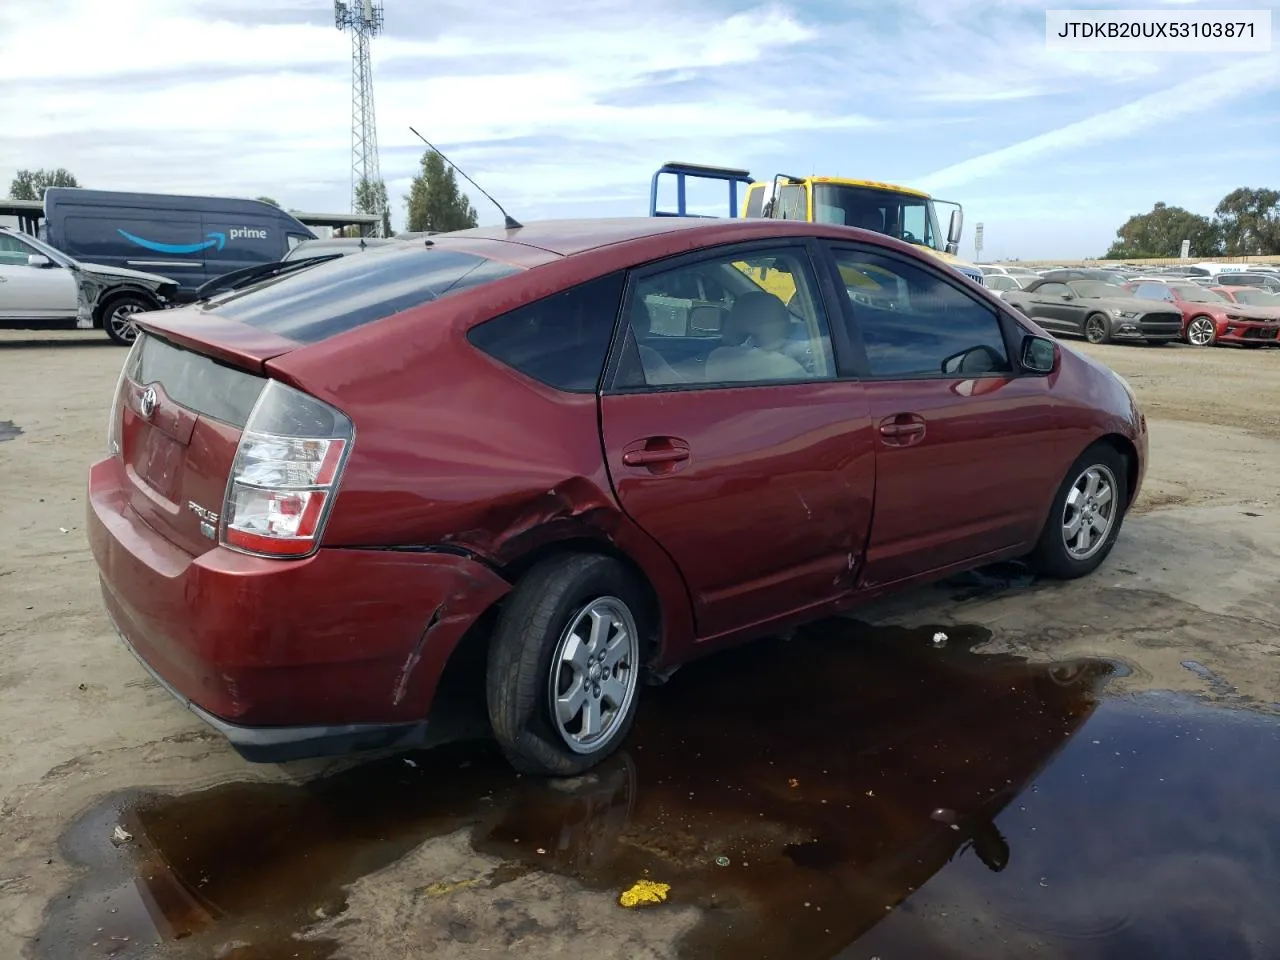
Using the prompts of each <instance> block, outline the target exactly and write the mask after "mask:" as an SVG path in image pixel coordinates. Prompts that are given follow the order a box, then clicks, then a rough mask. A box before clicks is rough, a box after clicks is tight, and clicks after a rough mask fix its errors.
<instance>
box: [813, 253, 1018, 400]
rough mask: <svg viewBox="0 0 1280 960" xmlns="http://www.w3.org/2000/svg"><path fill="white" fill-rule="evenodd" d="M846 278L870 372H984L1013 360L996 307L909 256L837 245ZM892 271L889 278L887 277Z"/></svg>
mask: <svg viewBox="0 0 1280 960" xmlns="http://www.w3.org/2000/svg"><path fill="white" fill-rule="evenodd" d="M833 253H834V255H835V258H836V263H837V265H838V266H839V268H840V273H841V275H842V276H844V277H845V279H846V284H847V283H848V277H849V275H850V274H860V275H862V276H863V277H866V278H867V279H868V280H870V281H872V285H867V284H860V285H857V286H853V285H849V286H848V287H847V289H848V294H849V299H850V301H851V306H852V314H853V324H854V327H853V329H852V330H851V331H850V334H851V336H852V337H860V338H861V340H862V344H863V347H864V348H865V349H866V353H867V364H868V367H869V372H870V374H871V376H872V377H876V378H881V379H897V378H914V377H940V376H951V375H961V376H979V375H982V374H990V373H1008V372H1011V371H1012V369H1013V367H1012V364H1011V363H1010V362H1009V356H1008V351H1007V349H1006V347H1005V341H1004V332H1003V330H1002V328H1001V325H1000V319H999V317H998V316H997V314H996V311H995V310H994V309H993V308H992V307H989V306H988V305H986V304H985V303H980V302H979V301H977V300H975V299H974V298H972V297H970V296H969V295H968V294H967V293H965V292H964V291H963V290H961V289H959V288H958V286H956V285H953V284H952V283H951V282H950V281H948V280H944V279H942V278H941V277H940V276H938V275H936V274H934V273H931V272H930V271H928V270H926V269H924V268H923V267H920V266H917V265H916V264H913V263H911V262H909V261H907V260H905V259H898V258H897V257H890V256H885V255H883V254H879V253H873V252H870V251H865V250H855V249H842V248H837V249H835V250H833ZM889 278H892V279H891V280H889Z"/></svg>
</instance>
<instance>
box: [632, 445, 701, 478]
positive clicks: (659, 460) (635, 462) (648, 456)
mask: <svg viewBox="0 0 1280 960" xmlns="http://www.w3.org/2000/svg"><path fill="white" fill-rule="evenodd" d="M688 459H689V444H687V443H686V442H685V441H683V440H680V439H678V438H676V437H649V438H647V439H645V440H637V441H635V442H634V443H629V444H627V446H626V449H624V450H623V451H622V462H623V464H625V465H626V466H628V467H647V468H648V469H649V470H650V471H651V472H653V473H669V472H670V471H672V470H674V469H676V465H677V464H681V463H684V462H685V461H686V460H688Z"/></svg>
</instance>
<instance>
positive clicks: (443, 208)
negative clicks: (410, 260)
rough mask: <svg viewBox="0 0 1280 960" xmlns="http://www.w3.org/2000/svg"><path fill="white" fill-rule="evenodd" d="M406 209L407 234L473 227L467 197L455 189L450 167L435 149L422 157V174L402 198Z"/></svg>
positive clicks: (454, 178)
mask: <svg viewBox="0 0 1280 960" xmlns="http://www.w3.org/2000/svg"><path fill="white" fill-rule="evenodd" d="M404 201H405V206H406V207H408V209H409V217H408V221H409V222H408V225H407V227H406V229H408V230H410V231H415V232H416V231H419V230H439V231H441V232H446V231H449V230H465V229H466V228H467V227H474V226H475V225H476V208H475V207H473V206H472V205H471V201H470V200H468V199H467V195H466V194H465V193H462V192H460V191H459V190H458V180H457V177H456V176H454V172H453V167H447V166H446V165H445V162H444V157H442V156H440V154H439V153H437V152H436V151H434V150H428V151H427V152H426V153H424V154H423V155H422V172H421V173H419V174H418V175H417V176H416V177H414V178H413V183H412V184H410V186H409V192H408V194H406V195H405V198H404Z"/></svg>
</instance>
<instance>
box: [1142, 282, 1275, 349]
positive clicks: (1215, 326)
mask: <svg viewBox="0 0 1280 960" xmlns="http://www.w3.org/2000/svg"><path fill="white" fill-rule="evenodd" d="M1128 289H1129V290H1131V291H1132V293H1133V296H1134V297H1135V298H1136V299H1138V300H1146V301H1153V300H1154V301H1157V302H1159V303H1165V304H1169V305H1171V306H1173V307H1176V308H1177V310H1178V311H1179V313H1180V315H1181V317H1182V338H1183V339H1184V340H1186V341H1187V343H1189V344H1191V345H1192V346H1195V347H1210V346H1213V345H1214V344H1215V343H1236V344H1241V345H1244V346H1253V347H1260V346H1280V339H1277V338H1280V323H1278V322H1277V320H1276V317H1275V315H1274V314H1273V313H1271V312H1270V311H1268V310H1267V309H1266V308H1265V307H1251V306H1246V305H1243V304H1237V303H1233V302H1231V301H1230V300H1229V299H1227V298H1226V297H1224V296H1223V295H1222V294H1220V293H1215V292H1214V291H1213V290H1212V289H1210V288H1208V287H1202V286H1200V285H1199V284H1196V283H1149V282H1147V283H1131V284H1129V285H1128Z"/></svg>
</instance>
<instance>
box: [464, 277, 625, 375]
mask: <svg viewBox="0 0 1280 960" xmlns="http://www.w3.org/2000/svg"><path fill="white" fill-rule="evenodd" d="M624 279H625V275H624V274H623V273H621V272H619V273H612V274H609V275H608V276H604V277H598V278H596V279H595V280H589V281H587V282H586V283H582V284H579V285H578V286H576V287H571V288H570V289H568V290H564V291H562V292H560V293H556V294H553V295H551V296H549V297H544V298H543V299H541V300H536V301H534V302H533V303H529V304H525V305H524V306H523V307H517V308H516V309H515V310H512V311H511V312H510V313H504V314H503V315H502V316H500V317H494V318H493V319H492V320H486V321H485V322H484V323H481V324H479V325H477V326H475V327H472V328H471V331H470V332H469V333H468V334H467V339H468V340H470V341H471V344H472V346H474V347H476V348H477V349H479V350H482V351H484V352H485V353H487V354H488V355H489V356H491V357H493V358H494V359H495V360H497V361H499V362H500V363H505V364H506V365H507V366H509V367H513V368H514V369H516V370H519V371H520V372H521V373H523V374H524V375H525V376H527V377H532V378H533V379H534V380H537V381H539V382H540V383H545V384H546V385H547V386H549V387H552V388H554V389H556V390H564V391H566V392H569V393H594V392H595V390H596V387H597V386H598V385H599V383H600V374H601V372H602V371H603V370H604V361H605V356H606V354H608V352H609V341H610V340H612V339H613V328H614V323H615V321H616V320H617V318H618V303H619V301H620V300H621V299H622V285H623V281H624Z"/></svg>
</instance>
